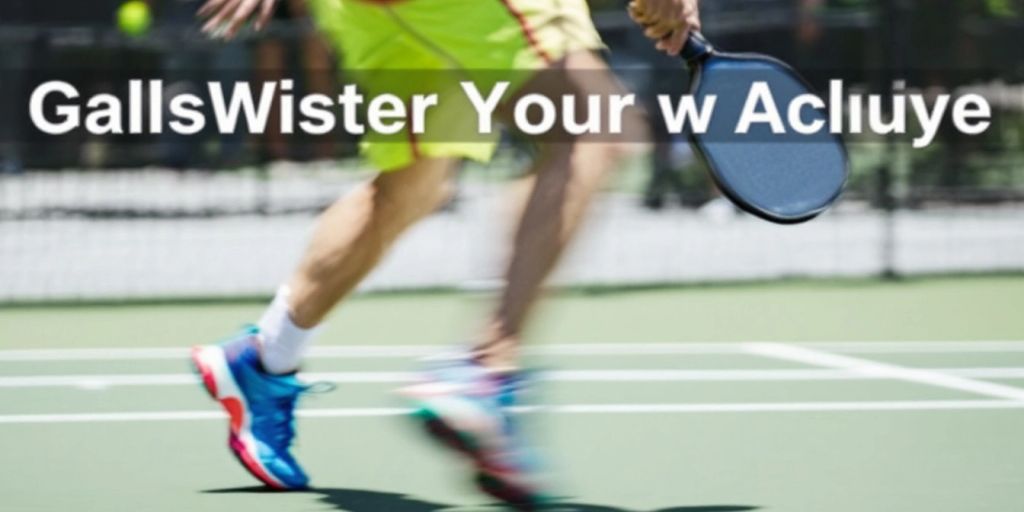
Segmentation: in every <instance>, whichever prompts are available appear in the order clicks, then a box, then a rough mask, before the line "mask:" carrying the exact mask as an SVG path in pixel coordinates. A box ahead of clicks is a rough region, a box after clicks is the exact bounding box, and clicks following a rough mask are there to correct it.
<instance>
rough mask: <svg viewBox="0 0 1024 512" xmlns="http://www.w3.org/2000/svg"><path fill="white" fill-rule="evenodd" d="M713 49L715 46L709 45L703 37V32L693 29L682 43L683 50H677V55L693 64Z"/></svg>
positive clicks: (709, 53)
mask: <svg viewBox="0 0 1024 512" xmlns="http://www.w3.org/2000/svg"><path fill="white" fill-rule="evenodd" d="M713 51H715V47H714V46H711V43H709V42H708V40H707V39H704V35H703V34H701V33H700V32H697V31H696V30H694V31H691V32H690V35H689V37H687V38H686V44H685V45H683V51H681V52H679V56H680V57H682V58H683V60H685V61H686V62H689V63H691V64H693V63H696V62H699V61H701V60H704V59H705V58H707V56H708V55H711V52H713Z"/></svg>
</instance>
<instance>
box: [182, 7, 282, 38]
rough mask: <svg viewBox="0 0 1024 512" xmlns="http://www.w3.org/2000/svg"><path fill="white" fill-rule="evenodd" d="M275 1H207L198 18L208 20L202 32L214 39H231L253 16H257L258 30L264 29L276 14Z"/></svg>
mask: <svg viewBox="0 0 1024 512" xmlns="http://www.w3.org/2000/svg"><path fill="white" fill-rule="evenodd" d="M275 1H276V0H207V2H206V3H205V4H204V5H203V7H202V8H200V9H199V12H198V16H200V17H203V18H206V23H204V24H203V28H202V30H203V32H204V33H206V34H210V35H212V36H213V37H223V38H225V39H231V38H233V37H235V35H237V34H238V31H239V30H240V29H241V28H242V26H244V25H245V23H246V22H248V21H249V20H250V19H251V18H252V16H253V14H256V29H257V30H258V29H262V28H263V27H265V26H266V24H267V22H268V21H269V20H270V17H271V16H272V15H273V13H274V5H275ZM257 10H258V11H259V12H258V13H257Z"/></svg>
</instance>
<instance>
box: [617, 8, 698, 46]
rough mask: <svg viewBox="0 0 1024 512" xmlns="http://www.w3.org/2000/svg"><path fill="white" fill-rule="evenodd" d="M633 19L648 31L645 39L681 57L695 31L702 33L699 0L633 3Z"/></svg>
mask: <svg viewBox="0 0 1024 512" xmlns="http://www.w3.org/2000/svg"><path fill="white" fill-rule="evenodd" d="M628 12H629V17H630V18H632V19H633V21H635V22H637V23H638V24H640V25H641V26H643V28H644V36H646V37H648V38H650V39H653V40H654V41H655V44H654V46H655V48H657V49H658V50H660V51H663V52H665V53H667V54H669V55H678V54H679V52H681V51H682V49H683V46H685V44H686V39H687V37H689V35H690V31H691V30H700V12H699V8H698V3H697V1H696V0H633V1H632V2H630V4H629V8H628Z"/></svg>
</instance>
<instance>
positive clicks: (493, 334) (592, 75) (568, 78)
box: [473, 52, 638, 370]
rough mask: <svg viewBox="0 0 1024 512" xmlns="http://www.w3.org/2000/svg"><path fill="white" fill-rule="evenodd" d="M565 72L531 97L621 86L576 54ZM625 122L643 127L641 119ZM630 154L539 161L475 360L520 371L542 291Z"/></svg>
mask: <svg viewBox="0 0 1024 512" xmlns="http://www.w3.org/2000/svg"><path fill="white" fill-rule="evenodd" d="M559 65H560V66H561V69H560V70H556V71H561V72H556V73H555V74H552V75H547V76H545V77H542V78H541V80H539V81H538V83H536V84H532V85H528V86H527V90H528V92H529V90H531V89H533V90H538V91H539V92H540V93H541V94H544V95H547V96H549V97H558V96H560V95H562V94H565V93H567V91H564V90H562V88H563V87H567V88H568V89H569V92H571V93H572V94H576V95H577V96H578V97H585V96H586V95H588V94H598V93H600V94H608V93H609V92H610V91H612V90H614V89H616V88H617V87H618V84H617V83H616V82H615V81H614V79H613V78H612V77H611V74H610V72H608V70H607V67H606V66H605V65H604V63H603V61H601V60H600V59H599V58H598V57H597V56H595V55H594V54H592V53H589V52H587V53H577V54H571V55H569V56H568V57H567V58H566V59H565V60H564V62H562V63H560V64H559ZM563 77H564V78H563ZM552 78H557V79H556V80H552ZM626 122H627V125H628V124H630V123H631V122H632V124H633V126H638V125H637V124H636V121H635V120H630V119H627V120H626ZM628 148H629V145H628V144H627V143H625V142H623V141H616V140H611V139H610V138H609V137H608V136H607V135H596V136H581V137H578V138H575V139H571V140H565V141H555V142H548V143H544V144H543V151H542V154H541V157H540V159H539V160H537V162H536V163H535V164H534V165H533V167H532V169H531V171H532V172H531V174H532V176H533V178H532V185H531V187H532V188H531V190H530V193H529V196H528V197H527V199H526V203H525V205H524V207H523V209H522V212H521V214H520V217H519V220H518V226H517V228H516V231H515V234H514V236H513V243H512V254H511V259H510V261H509V265H508V267H507V270H506V272H505V287H504V289H503V290H502V292H501V295H500V296H499V300H498V303H497V306H496V307H495V309H494V310H493V312H492V314H491V316H490V319H489V320H488V322H487V324H486V325H485V327H484V330H483V332H482V334H481V335H480V337H479V338H478V339H477V342H476V343H475V345H474V347H473V355H474V357H475V359H476V360H477V361H479V362H480V363H481V364H483V365H484V366H486V367H489V368H492V369H496V370H513V369H516V368H517V367H518V365H519V345H520V335H521V333H522V330H523V327H524V324H525V322H526V320H527V318H528V315H529V313H530V311H531V309H532V307H533V305H534V304H535V302H536V300H537V298H538V296H539V294H540V290H541V286H542V285H543V283H544V281H545V279H546V278H547V277H548V275H549V274H550V273H551V271H552V270H553V269H554V268H555V266H556V265H557V263H558V261H559V259H560V258H561V256H562V254H563V253H564V252H565V249H566V248H567V247H568V246H569V244H570V242H571V241H572V240H573V238H574V235H575V234H576V233H577V231H578V230H579V227H580V226H581V225H582V223H583V220H584V218H585V217H586V212H587V209H588V207H589V206H590V204H591V202H592V200H593V198H594V196H595V194H596V193H597V192H598V190H599V189H600V188H601V186H602V184H603V183H604V182H605V178H606V177H607V176H608V175H609V173H610V172H611V171H612V170H613V169H615V168H616V167H617V166H618V165H619V164H620V162H621V160H622V157H623V155H625V154H626V153H627V152H628V151H629V149H628Z"/></svg>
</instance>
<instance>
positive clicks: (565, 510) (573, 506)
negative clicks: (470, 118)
mask: <svg viewBox="0 0 1024 512" xmlns="http://www.w3.org/2000/svg"><path fill="white" fill-rule="evenodd" d="M202 492H203V493H205V494H236V493H237V494H248V493H274V492H276V491H273V490H270V489H267V488H266V487H259V486H251V487H233V488H227V489H210V490H206V491H202ZM304 492H305V493H307V494H312V495H315V496H319V499H320V501H322V502H323V503H324V504H327V505H330V506H332V507H334V508H336V509H337V510H346V511H348V512H441V511H444V510H449V509H452V508H455V505H451V504H448V503H435V502H431V501H426V500H421V499H419V498H416V497H413V496H409V495H405V494H399V493H391V492H380V491H370V490H365V489H337V488H315V489H309V490H308V491H304ZM759 508H760V507H757V506H752V505H693V506H680V507H669V508H662V509H658V510H651V511H639V510H630V509H623V508H618V507H609V506H605V505H595V504H590V503H573V502H565V503H558V504H555V505H551V506H548V507H544V509H543V510H545V511H550V512H748V511H752V510H757V509H759ZM493 509H494V510H495V511H498V510H504V507H502V506H500V505H494V506H493Z"/></svg>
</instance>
